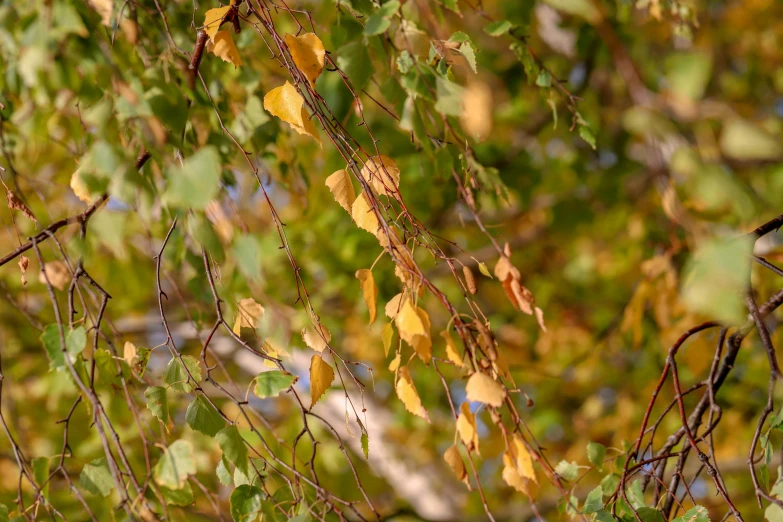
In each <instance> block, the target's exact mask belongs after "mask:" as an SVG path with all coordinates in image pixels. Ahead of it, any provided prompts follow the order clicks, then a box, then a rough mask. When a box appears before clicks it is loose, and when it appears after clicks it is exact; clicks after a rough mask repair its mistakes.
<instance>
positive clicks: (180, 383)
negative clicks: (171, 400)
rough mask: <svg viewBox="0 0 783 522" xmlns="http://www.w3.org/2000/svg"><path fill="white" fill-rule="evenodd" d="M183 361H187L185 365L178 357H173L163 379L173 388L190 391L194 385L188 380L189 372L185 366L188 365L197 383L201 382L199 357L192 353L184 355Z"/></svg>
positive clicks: (179, 390) (183, 391)
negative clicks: (193, 355)
mask: <svg viewBox="0 0 783 522" xmlns="http://www.w3.org/2000/svg"><path fill="white" fill-rule="evenodd" d="M182 361H183V362H184V363H185V365H184V366H183V364H182V362H180V360H179V358H178V357H172V359H171V360H170V361H169V364H168V366H166V371H165V372H164V373H163V379H164V381H165V382H166V384H168V385H169V387H170V388H171V389H172V390H174V391H178V392H182V393H190V392H191V391H192V390H193V385H192V383H191V382H188V372H186V371H185V368H186V367H187V369H188V371H189V372H190V375H191V376H193V378H194V379H195V380H196V383H199V382H201V366H200V365H199V363H198V359H196V358H195V357H192V356H190V355H183V356H182Z"/></svg>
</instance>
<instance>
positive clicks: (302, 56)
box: [285, 33, 326, 86]
mask: <svg viewBox="0 0 783 522" xmlns="http://www.w3.org/2000/svg"><path fill="white" fill-rule="evenodd" d="M285 43H286V45H287V46H288V50H289V52H290V53H291V58H293V60H294V63H295V64H296V66H297V67H298V68H299V70H300V71H302V72H303V73H304V75H305V76H306V77H307V79H308V81H309V82H310V84H311V85H313V86H315V80H316V78H318V77H319V76H320V75H321V71H323V68H324V57H325V56H326V49H324V44H323V43H322V42H321V39H320V38H318V36H316V35H315V33H305V34H303V35H301V36H294V35H291V34H287V35H285Z"/></svg>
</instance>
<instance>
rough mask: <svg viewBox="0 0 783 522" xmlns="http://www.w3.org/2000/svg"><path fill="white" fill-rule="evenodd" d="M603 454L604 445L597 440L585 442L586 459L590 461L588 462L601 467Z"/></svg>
mask: <svg viewBox="0 0 783 522" xmlns="http://www.w3.org/2000/svg"><path fill="white" fill-rule="evenodd" d="M605 456H606V447H605V446H604V445H603V444H599V443H597V442H590V443H588V444H587V460H589V461H590V464H592V465H593V466H595V467H597V468H601V467H603V465H604V457H605Z"/></svg>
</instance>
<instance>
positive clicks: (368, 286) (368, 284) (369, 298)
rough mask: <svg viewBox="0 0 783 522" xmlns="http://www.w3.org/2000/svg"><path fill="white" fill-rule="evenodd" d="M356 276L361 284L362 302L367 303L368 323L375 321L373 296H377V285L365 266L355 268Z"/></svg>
mask: <svg viewBox="0 0 783 522" xmlns="http://www.w3.org/2000/svg"><path fill="white" fill-rule="evenodd" d="M356 278H357V279H358V280H359V283H360V284H361V286H362V294H363V295H364V302H365V303H366V304H367V309H368V310H369V311H370V324H372V323H373V322H375V313H376V310H375V308H376V303H375V298H376V297H377V296H378V287H377V286H375V279H373V277H372V271H370V270H368V269H366V268H362V269H361V270H357V271H356Z"/></svg>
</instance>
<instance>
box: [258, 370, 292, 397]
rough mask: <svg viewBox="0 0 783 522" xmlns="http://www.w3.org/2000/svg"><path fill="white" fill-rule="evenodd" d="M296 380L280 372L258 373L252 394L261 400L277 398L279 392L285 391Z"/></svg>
mask: <svg viewBox="0 0 783 522" xmlns="http://www.w3.org/2000/svg"><path fill="white" fill-rule="evenodd" d="M295 379H296V377H295V376H293V375H290V374H285V373H283V372H280V371H269V372H263V373H259V374H258V376H257V377H256V381H255V382H256V384H255V387H254V388H253V393H255V394H256V396H258V397H259V398H261V399H267V398H269V397H277V396H278V395H279V394H280V392H282V391H285V390H287V389H288V388H289V387H290V386H291V385H292V384H293V383H294V380H295Z"/></svg>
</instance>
